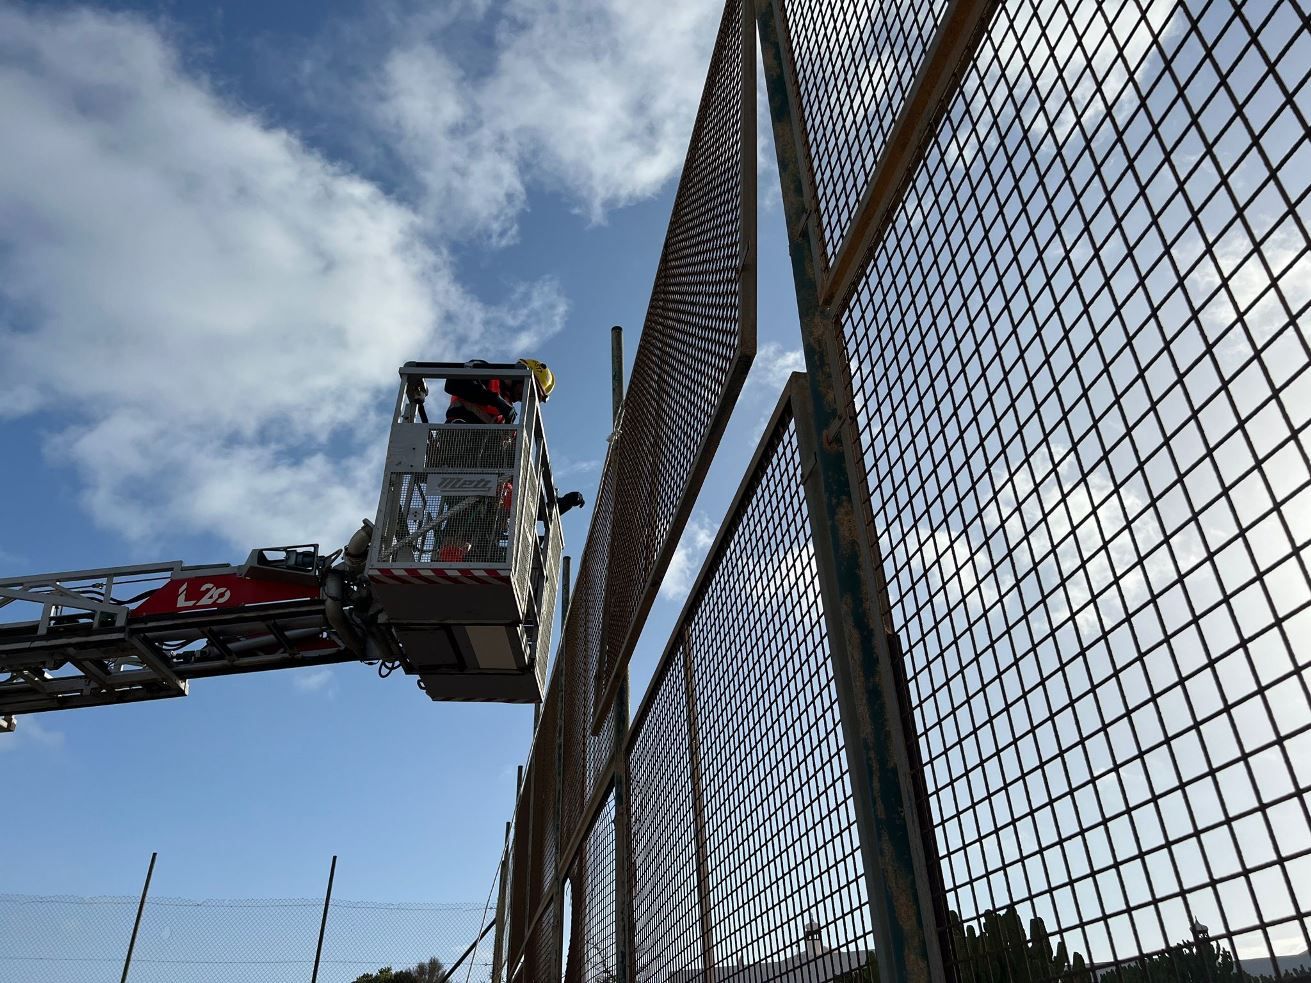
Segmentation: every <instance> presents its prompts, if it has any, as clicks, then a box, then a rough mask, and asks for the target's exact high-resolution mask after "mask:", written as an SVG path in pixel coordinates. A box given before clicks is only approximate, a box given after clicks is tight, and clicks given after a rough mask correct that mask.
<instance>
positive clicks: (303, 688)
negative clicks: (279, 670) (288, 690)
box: [291, 666, 336, 695]
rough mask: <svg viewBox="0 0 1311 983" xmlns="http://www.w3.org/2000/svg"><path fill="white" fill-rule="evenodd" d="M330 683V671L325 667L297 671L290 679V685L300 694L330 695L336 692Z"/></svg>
mask: <svg viewBox="0 0 1311 983" xmlns="http://www.w3.org/2000/svg"><path fill="white" fill-rule="evenodd" d="M332 683H333V675H332V670H331V669H329V668H328V667H327V666H320V667H319V668H317V669H301V670H297V671H296V672H294V673H293V674H292V677H291V685H292V686H294V687H296V689H297V690H299V691H300V692H302V693H321V692H327V693H328V694H329V695H331V694H332V693H333V692H334V691H335V690H336V687H335V686H333V685H332Z"/></svg>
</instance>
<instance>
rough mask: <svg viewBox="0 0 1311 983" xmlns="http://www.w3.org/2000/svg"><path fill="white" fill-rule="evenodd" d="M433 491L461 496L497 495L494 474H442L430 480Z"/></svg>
mask: <svg viewBox="0 0 1311 983" xmlns="http://www.w3.org/2000/svg"><path fill="white" fill-rule="evenodd" d="M428 481H429V483H430V484H431V485H432V487H433V489H434V490H436V491H439V492H443V493H456V494H461V495H495V494H496V475H494V474H440V475H434V476H432V477H431V478H429V479H428Z"/></svg>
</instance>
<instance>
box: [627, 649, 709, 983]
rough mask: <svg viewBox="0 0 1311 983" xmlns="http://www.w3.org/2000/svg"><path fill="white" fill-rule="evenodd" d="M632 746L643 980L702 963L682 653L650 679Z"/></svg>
mask: <svg viewBox="0 0 1311 983" xmlns="http://www.w3.org/2000/svg"><path fill="white" fill-rule="evenodd" d="M639 719H640V726H639V728H638V730H636V731H635V732H634V739H633V741H632V743H631V745H630V748H629V752H628V774H629V788H630V802H631V812H632V821H631V827H632V843H633V848H632V853H633V875H632V891H633V952H634V954H635V962H636V964H637V979H638V981H639V983H644V981H647V980H667V979H671V978H672V977H673V976H674V975H675V974H677V973H685V972H689V971H695V970H697V969H703V968H704V966H705V963H704V959H705V956H704V953H703V951H702V947H701V928H700V910H699V908H698V895H697V890H698V889H697V855H696V850H697V842H696V835H695V832H694V812H693V801H692V767H691V759H690V753H689V744H688V741H689V736H690V735H689V731H688V725H687V694H686V691H685V687H684V667H683V663H682V661H681V660H678V661H676V662H674V663H672V664H671V665H670V666H669V667H668V668H667V669H666V670H665V671H664V672H662V673H659V674H657V675H656V677H655V678H654V679H653V680H652V682H651V689H650V690H649V691H648V695H647V696H646V698H645V699H644V701H643V710H642V712H641V717H640V718H639Z"/></svg>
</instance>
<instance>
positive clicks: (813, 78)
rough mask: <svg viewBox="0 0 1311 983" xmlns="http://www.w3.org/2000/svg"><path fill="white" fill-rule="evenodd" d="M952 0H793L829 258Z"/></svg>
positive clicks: (808, 136)
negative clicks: (943, 14)
mask: <svg viewBox="0 0 1311 983" xmlns="http://www.w3.org/2000/svg"><path fill="white" fill-rule="evenodd" d="M946 5H947V0H931V2H923V0H920V2H915V0H896V2H892V3H887V2H876V0H854V2H846V3H834V2H833V0H785V2H783V4H782V6H783V10H784V13H785V16H786V18H787V24H788V28H789V40H790V42H791V53H792V57H793V62H794V72H795V75H796V85H797V90H798V96H799V100H800V104H801V112H802V115H803V116H804V118H805V124H806V125H805V133H804V139H805V141H806V144H807V149H808V151H809V161H810V167H811V170H812V173H813V177H814V182H815V191H816V194H817V196H818V202H817V205H818V208H819V218H820V227H821V229H822V230H823V238H824V243H825V253H826V255H825V259H826V260H827V259H829V258H831V257H832V256H833V254H834V253H835V252H836V251H837V249H838V246H839V245H840V243H841V242H842V238H843V236H844V235H845V234H846V231H847V229H848V227H849V225H850V223H851V220H852V217H853V216H854V214H855V212H856V207H857V205H858V204H859V203H860V200H861V197H862V196H863V195H864V193H865V187H866V185H868V184H869V178H870V175H871V174H872V173H873V171H874V165H875V164H876V163H877V162H878V159H879V155H880V154H882V152H883V149H884V147H885V145H886V143H887V138H888V135H889V132H890V131H891V129H892V125H893V123H894V122H895V121H896V118H897V115H898V113H899V111H900V109H901V104H902V102H903V100H904V99H905V97H906V94H907V93H908V92H909V90H910V87H911V84H912V82H913V81H914V79H915V73H916V71H917V70H918V69H919V66H920V62H921V60H922V59H923V57H924V53H925V51H926V50H927V48H928V46H929V42H930V41H931V40H932V38H933V32H934V29H935V28H936V27H937V25H938V20H939V18H940V16H941V13H942V10H943V8H945V7H946Z"/></svg>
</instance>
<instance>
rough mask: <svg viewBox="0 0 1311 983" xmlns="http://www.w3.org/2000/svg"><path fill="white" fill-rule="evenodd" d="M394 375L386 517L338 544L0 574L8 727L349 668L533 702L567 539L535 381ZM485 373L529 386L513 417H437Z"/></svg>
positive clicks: (2, 707) (509, 370) (501, 373)
mask: <svg viewBox="0 0 1311 983" xmlns="http://www.w3.org/2000/svg"><path fill="white" fill-rule="evenodd" d="M400 376H401V382H400V391H399V394H398V396H397V398H396V402H395V407H394V412H393V415H392V421H391V427H390V432H389V439H388V446H387V455H386V463H385V466H384V472H383V476H382V491H381V494H380V496H379V502H378V510H377V513H376V516H375V518H374V519H373V520H365V521H364V522H363V523H362V524H361V526H360V529H359V530H358V531H357V532H356V533H355V534H354V535H353V536H352V537H351V538H350V540H349V541H348V542H347V543H346V544H345V545H344V546H343V547H342V548H341V549H338V550H336V551H335V552H333V553H331V554H328V555H323V554H322V553H321V551H320V548H319V546H318V545H317V544H308V545H296V546H283V547H277V548H263V549H255V550H252V551H251V553H250V555H249V556H248V557H247V559H246V561H245V562H244V563H242V564H240V565H229V564H219V565H205V566H196V565H191V566H188V565H184V564H183V563H182V562H181V561H172V562H167V563H159V564H144V565H135V566H122V567H106V568H100V569H91V570H75V571H65V572H60V573H47V574H38V575H33V576H23V577H14V578H7V579H0V730H3V729H12V728H13V715H16V714H25V713H39V712H45V711H52V710H62V709H70V708H75V707H89V706H104V705H112V704H118V703H132V702H138V701H142V700H155V699H167V698H171V697H178V696H185V695H186V694H187V692H188V689H189V686H190V683H191V681H192V680H193V679H197V678H204V677H208V676H221V675H230V674H233V673H242V672H261V671H267V670H274V669H289V668H296V667H306V666H320V665H329V664H334V663H342V662H365V663H369V664H372V665H376V666H377V667H378V668H379V673H380V674H382V675H388V674H390V673H391V672H393V671H395V670H398V669H399V670H401V671H403V672H404V673H405V674H407V675H411V676H415V677H417V681H418V684H419V686H420V688H422V689H423V691H424V692H425V693H427V695H428V696H429V698H431V699H433V700H458V701H483V702H500V703H537V702H540V701H541V699H542V692H543V689H544V687H545V683H546V664H547V659H548V653H549V648H550V644H551V629H552V625H553V621H554V611H555V599H556V597H557V594H558V590H559V578H560V566H561V555H562V552H563V545H564V544H563V538H562V534H561V529H560V512H559V503H558V500H557V492H556V488H555V485H554V484H553V482H552V475H551V466H550V458H549V455H548V453H547V446H546V435H545V430H544V428H543V425H542V419H541V412H540V401H539V399H538V397H537V392H536V388H535V387H534V385H533V382H532V378H531V373H530V372H529V370H528V369H527V368H525V367H524V366H522V365H518V364H513V365H511V364H480V365H476V366H470V365H465V364H463V363H448V362H410V363H407V364H406V365H404V366H402V367H401V369H400ZM487 378H496V379H501V380H510V381H518V382H519V383H521V386H522V391H523V400H522V408H521V412H520V414H519V416H518V418H517V419H515V420H514V421H513V422H510V423H504V424H470V423H445V422H430V420H429V416H428V412H427V397H428V396H429V394H430V393H431V392H433V391H434V390H435V389H437V390H440V388H446V386H447V383H448V382H449V381H450V380H458V379H487Z"/></svg>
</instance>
